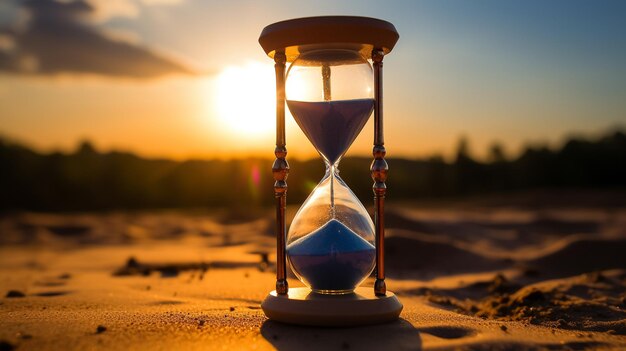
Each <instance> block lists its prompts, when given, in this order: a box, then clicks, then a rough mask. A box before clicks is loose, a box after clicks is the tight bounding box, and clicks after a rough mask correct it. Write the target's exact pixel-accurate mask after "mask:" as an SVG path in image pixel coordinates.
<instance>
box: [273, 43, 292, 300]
mask: <svg viewBox="0 0 626 351" xmlns="http://www.w3.org/2000/svg"><path fill="white" fill-rule="evenodd" d="M286 61H287V59H286V57H285V53H283V52H278V51H277V52H276V54H275V55H274V62H275V64H274V69H275V70H276V148H275V149H274V155H276V160H274V164H273V165H272V173H273V175H274V181H275V182H274V197H275V198H276V293H277V294H281V295H284V294H287V292H288V291H289V284H288V283H287V257H286V253H285V250H286V247H285V246H286V244H285V241H286V224H285V205H286V199H287V176H288V175H289V163H287V160H286V159H285V157H287V148H286V147H285V145H286V141H285V140H286V138H285V63H286Z"/></svg>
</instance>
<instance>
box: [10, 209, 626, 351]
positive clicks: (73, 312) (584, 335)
mask: <svg viewBox="0 0 626 351" xmlns="http://www.w3.org/2000/svg"><path fill="white" fill-rule="evenodd" d="M289 210H290V213H291V214H292V215H293V212H294V211H295V209H293V208H290V209H289ZM271 215H272V211H271V210H269V209H268V210H260V211H258V212H255V213H253V214H251V215H250V216H248V217H249V218H246V219H245V220H244V219H241V220H236V219H234V218H231V217H229V216H228V215H227V212H226V211H222V212H220V213H217V214H216V213H214V212H212V213H209V212H208V211H195V212H180V211H159V212H154V211H153V212H135V213H131V212H117V213H105V214H34V213H18V214H11V215H5V216H3V217H2V218H1V219H0V232H1V237H0V243H1V244H2V246H1V247H0V294H1V296H0V315H1V316H2V317H1V318H0V341H1V344H0V350H11V349H16V350H59V349H64V350H85V349H103V350H104V349H106V350H127V349H142V350H143V349H145V350H148V349H149V350H161V349H168V350H170V349H186V350H195V349H203V350H206V349H210V350H222V349H223V350H231V349H243V350H273V349H278V350H291V349H294V350H296V349H297V350H320V349H324V350H326V349H327V350H369V349H373V350H421V349H424V350H448V349H460V350H466V349H467V350H494V349H495V350H511V349H513V350H527V349H530V350H535V349H536V350H543V349H548V350H561V349H574V350H578V349H614V350H620V349H626V312H625V309H626V254H624V253H625V252H626V209H624V208H622V207H615V206H612V207H598V206H594V207H590V208H584V207H571V206H569V207H550V206H531V207H529V206H518V205H516V204H513V205H511V206H501V205H498V206H486V205H484V204H483V203H478V204H477V203H465V204H460V205H459V204H458V203H456V204H453V205H452V204H441V205H437V204H435V205H433V204H428V205H427V206H426V205H419V204H392V205H391V206H390V207H389V217H388V228H389V229H388V234H389V238H388V240H387V250H388V254H389V256H388V257H389V259H388V267H387V271H388V274H389V278H388V279H387V286H388V288H389V289H390V290H393V291H394V292H395V293H397V295H398V296H399V298H400V299H401V301H402V303H403V304H404V310H403V312H402V314H401V319H400V320H398V321H397V322H393V323H389V324H384V325H378V326H369V327H359V328H344V329H331V328H310V327H298V326H290V325H284V324H280V323H275V322H271V321H268V320H267V319H266V318H265V316H264V315H263V312H262V311H261V310H260V307H259V305H260V302H261V301H262V300H263V298H264V297H265V295H266V294H267V293H268V292H269V290H272V289H273V286H274V271H273V270H274V254H273V245H274V238H273V236H272V227H273V223H272V218H271ZM290 284H291V286H301V284H299V282H298V281H297V280H296V279H295V278H293V276H291V278H290ZM364 284H365V285H368V286H371V285H372V279H371V278H370V279H368V280H367V281H366V282H365V283H364Z"/></svg>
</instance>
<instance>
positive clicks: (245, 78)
mask: <svg viewBox="0 0 626 351" xmlns="http://www.w3.org/2000/svg"><path fill="white" fill-rule="evenodd" d="M274 79H275V78H274V67H273V66H272V65H269V64H262V63H258V62H250V63H247V64H245V65H241V66H229V67H227V68H225V69H224V70H223V71H222V72H221V73H220V74H219V76H218V77H217V80H216V83H217V86H216V96H215V98H216V100H215V113H216V114H217V117H218V119H219V120H220V121H221V123H222V125H224V126H227V127H228V129H229V130H230V131H231V132H232V133H234V134H238V135H242V136H262V135H267V134H269V133H271V132H272V131H273V130H274V128H275V114H276V112H275V104H276V92H275V85H274Z"/></svg>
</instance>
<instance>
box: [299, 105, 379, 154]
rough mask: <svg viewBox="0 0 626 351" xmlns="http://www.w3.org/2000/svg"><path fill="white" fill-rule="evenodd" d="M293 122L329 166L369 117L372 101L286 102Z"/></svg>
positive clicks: (350, 143)
mask: <svg viewBox="0 0 626 351" xmlns="http://www.w3.org/2000/svg"><path fill="white" fill-rule="evenodd" d="M287 106H289V110H291V113H292V114H293V117H294V119H295V120H296V122H297V123H298V125H299V126H300V128H301V129H302V131H303V132H304V134H305V135H306V136H307V138H309V140H310V141H311V143H312V144H313V146H315V148H316V149H317V151H319V153H320V154H322V156H323V157H324V158H325V159H326V160H327V161H328V162H329V163H330V164H331V165H332V164H334V163H335V162H337V161H338V160H339V158H340V157H341V156H342V155H343V154H344V153H345V152H346V151H347V150H348V148H349V147H350V145H352V143H353V142H354V139H355V138H356V137H357V135H359V132H361V129H363V126H365V123H367V120H368V119H369V117H370V114H372V109H373V108H374V99H353V100H335V101H320V102H305V101H291V100H288V101H287Z"/></svg>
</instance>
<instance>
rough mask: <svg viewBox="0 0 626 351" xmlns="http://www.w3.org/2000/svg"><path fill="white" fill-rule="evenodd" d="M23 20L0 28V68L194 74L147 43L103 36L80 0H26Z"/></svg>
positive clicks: (44, 72)
mask: <svg viewBox="0 0 626 351" xmlns="http://www.w3.org/2000/svg"><path fill="white" fill-rule="evenodd" d="M20 4H21V10H22V11H25V12H26V14H27V15H26V16H25V21H26V23H23V24H20V25H13V26H7V27H5V28H0V39H1V40H0V44H2V43H4V44H3V45H0V71H5V72H12V73H22V74H39V75H54V74H59V73H78V74H80V73H88V74H99V75H105V76H115V77H131V78H154V77H159V76H163V75H167V74H194V73H193V71H192V70H190V69H189V68H187V67H185V66H184V65H183V64H181V63H178V62H176V61H174V60H172V59H169V58H166V57H164V56H162V55H159V54H157V53H155V52H153V51H151V50H150V49H148V48H146V47H141V46H138V45H136V44H132V43H128V42H124V41H120V40H116V39H113V38H112V37H110V36H107V35H106V33H104V32H103V31H102V30H101V29H99V28H98V27H97V26H95V25H94V24H93V17H94V16H95V14H96V9H95V8H94V7H93V6H92V5H90V4H89V3H88V2H86V1H84V0H77V1H72V2H58V1H55V0H26V1H22V2H21V3H20Z"/></svg>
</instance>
